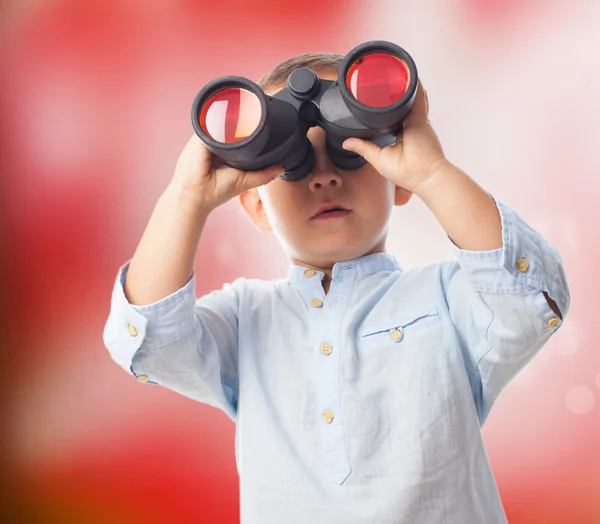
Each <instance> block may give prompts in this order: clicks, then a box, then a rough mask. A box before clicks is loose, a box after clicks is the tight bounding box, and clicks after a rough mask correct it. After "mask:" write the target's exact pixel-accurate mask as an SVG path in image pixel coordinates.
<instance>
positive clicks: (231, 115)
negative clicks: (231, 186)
mask: <svg viewBox="0 0 600 524" xmlns="http://www.w3.org/2000/svg"><path fill="white" fill-rule="evenodd" d="M417 83H418V77H417V68H416V65H415V63H414V61H413V59H412V58H411V56H410V55H409V54H408V53H407V52H406V51H405V50H404V49H402V48H401V47H399V46H397V45H395V44H392V43H390V42H385V41H371V42H366V43H364V44H361V45H359V46H357V47H355V48H354V49H352V50H351V51H350V52H349V53H348V54H347V55H346V56H345V57H344V59H343V60H342V63H341V64H340V67H339V71H338V79H337V80H335V81H333V80H323V79H321V78H319V77H318V76H317V74H316V73H315V72H314V71H312V70H311V69H307V68H300V69H296V70H295V71H293V72H292V73H291V74H290V75H289V77H288V78H287V81H286V87H285V88H283V89H281V90H280V91H278V92H277V93H276V94H274V95H273V96H267V95H266V94H265V93H264V92H263V90H262V89H261V88H260V87H259V86H258V85H257V84H255V83H254V82H252V81H251V80H248V79H247V78H243V77H239V76H225V77H221V78H218V79H216V80H213V81H212V82H210V83H209V84H207V85H206V86H205V87H204V88H203V89H202V90H201V91H200V92H199V93H198V95H197V96H196V98H195V100H194V103H193V106H192V124H193V126H194V131H195V132H196V134H197V135H198V137H200V139H201V140H202V142H203V143H204V144H205V145H206V147H207V148H208V149H209V150H210V151H212V152H213V153H214V154H215V155H217V156H218V157H220V158H221V159H222V160H223V161H224V162H225V163H226V164H227V165H229V166H231V167H235V168H237V169H242V170H244V171H253V170H258V169H264V168H266V167H268V166H271V165H280V166H282V167H283V168H284V169H285V174H284V175H282V177H281V178H283V179H285V180H289V181H295V180H300V179H302V178H304V177H306V176H307V175H308V174H309V173H310V171H311V170H312V169H313V166H314V160H315V159H314V151H313V149H312V146H311V143H310V141H309V140H308V138H307V136H306V133H307V132H308V130H309V129H310V128H311V127H314V126H320V127H322V128H323V130H324V131H325V136H326V148H327V154H328V156H329V158H330V160H331V162H332V163H333V164H334V165H335V166H337V167H338V168H340V169H344V170H354V169H358V168H359V167H361V166H363V165H364V163H365V160H364V158H362V157H361V156H360V155H357V154H356V153H353V152H351V151H346V150H345V149H343V147H342V144H343V143H344V141H345V140H346V139H347V138H350V137H357V138H363V139H367V140H371V141H373V142H375V143H376V144H377V145H379V146H380V147H385V146H388V145H391V144H393V143H395V141H396V135H398V133H399V132H400V131H401V129H402V120H403V119H404V117H405V116H406V114H407V113H408V112H409V111H410V109H411V107H412V105H413V102H414V99H415V96H416V93H417Z"/></svg>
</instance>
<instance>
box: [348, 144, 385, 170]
mask: <svg viewBox="0 0 600 524" xmlns="http://www.w3.org/2000/svg"><path fill="white" fill-rule="evenodd" d="M342 147H343V148H344V149H346V150H347V151H352V152H353V153H356V154H357V155H360V156H362V157H363V158H364V159H365V160H366V161H367V162H369V164H371V165H372V166H373V167H374V168H375V169H377V171H379V155H380V153H381V148H380V147H379V146H378V145H377V144H375V143H373V142H371V141H369V140H362V139H360V138H348V139H347V140H346V141H345V142H344V143H343V144H342Z"/></svg>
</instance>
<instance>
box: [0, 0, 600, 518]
mask: <svg viewBox="0 0 600 524" xmlns="http://www.w3.org/2000/svg"><path fill="white" fill-rule="evenodd" d="M548 4H550V3H542V2H540V1H533V0H529V1H527V2H525V1H520V2H517V1H510V2H507V1H500V0H497V1H485V0H448V1H445V0H437V1H434V0H432V1H431V2H423V3H416V2H408V1H392V0H378V1H376V2H369V3H367V2H360V1H358V0H356V1H350V0H348V1H345V2H340V3H337V2H328V3H326V2H320V1H317V0H304V1H303V2H301V3H285V2H275V1H270V0H258V1H252V2H243V1H241V0H239V1H232V0H228V1H226V0H221V1H220V2H214V1H204V0H202V1H191V0H179V1H168V0H147V1H144V2H142V1H140V0H137V1H132V0H129V1H126V0H104V1H98V0H94V1H91V0H88V1H86V2H77V1H75V0H28V1H17V0H13V1H5V2H3V3H2V4H0V20H1V22H0V23H1V32H0V43H1V47H0V65H1V71H2V77H1V80H0V85H1V87H2V88H1V90H0V119H1V120H0V137H1V159H0V169H1V171H0V173H1V185H0V187H1V190H2V195H1V196H2V199H1V206H2V209H1V210H0V212H1V215H0V217H1V218H2V221H3V223H4V247H3V250H2V252H3V256H2V267H3V269H4V271H3V273H4V275H5V276H6V280H7V282H6V284H5V289H6V292H5V293H4V296H3V298H2V299H1V302H0V306H1V307H2V309H1V313H2V317H3V320H4V322H3V325H5V329H4V330H3V336H2V354H3V357H4V365H3V367H2V377H1V382H2V384H1V386H0V387H1V388H2V392H3V396H2V397H3V400H4V412H5V423H4V424H3V434H2V437H3V446H2V448H3V454H2V466H3V471H4V479H3V480H4V482H3V486H2V489H3V508H4V509H3V511H6V518H3V519H2V521H3V522H86V523H94V522H98V523H106V522H111V523H113V522H114V523H137V522H146V523H165V522H168V523H187V522H202V523H219V524H221V523H234V522H238V510H239V507H238V487H237V482H238V479H237V472H236V468H235V461H234V447H233V443H234V440H233V436H234V427H233V424H232V423H231V422H230V421H229V420H228V419H227V418H226V417H225V415H223V414H221V413H220V412H218V411H217V410H215V409H213V408H210V407H207V406H203V405H201V404H198V403H195V402H193V401H191V400H189V399H186V398H183V397H180V396H177V395H175V394H174V393H171V392H169V391H166V390H164V389H161V388H159V387H152V386H148V385H142V384H138V383H137V382H136V381H135V380H133V379H132V378H130V377H128V376H127V375H126V374H125V373H124V372H122V371H121V370H120V369H119V368H118V367H117V365H116V364H114V363H113V362H112V361H111V359H110V357H109V355H108V352H107V351H106V350H105V349H104V347H103V343H102V330H103V327H104V323H105V321H106V318H107V315H108V308H109V305H110V294H111V288H112V285H113V281H114V278H115V276H116V272H117V269H118V267H119V266H120V265H121V264H122V263H124V262H125V261H126V260H127V259H128V258H130V257H131V256H132V254H133V251H134V249H135V247H136V245H137V242H138V240H139V238H140V236H141V234H142V232H143V229H144V227H145V224H146V222H147V220H148V218H149V216H150V213H151V211H152V208H153V205H154V203H155V201H156V199H157V198H158V196H159V195H160V193H161V192H162V190H164V188H165V187H166V185H167V183H168V182H169V180H170V178H171V176H172V172H173V168H174V165H175V161H176V159H177V156H178V154H179V152H180V150H181V149H182V147H183V145H184V144H185V142H186V141H187V139H188V138H189V136H190V135H191V133H192V128H191V124H190V121H189V113H190V108H191V103H192V100H193V98H194V96H195V94H196V92H197V91H198V90H199V89H200V88H201V87H202V86H203V85H204V84H205V83H206V82H208V81H210V80H212V79H213V78H215V77H217V76H221V75H226V74H237V75H242V76H248V77H250V78H253V79H257V78H258V77H259V76H261V75H262V74H263V73H265V72H267V71H268V70H269V69H270V68H271V67H273V66H274V65H275V64H276V63H277V62H279V61H280V60H283V59H284V58H286V57H288V56H290V55H292V54H296V53H301V52H306V51H317V50H321V51H331V52H339V53H345V52H347V51H349V50H350V49H351V48H352V47H353V46H355V45H357V44H359V43H362V42H363V41H366V40H370V39H387V40H392V41H394V42H396V43H397V44H399V45H401V46H403V47H405V48H406V49H407V50H408V51H409V52H410V53H411V54H412V55H413V56H414V58H415V60H416V62H417V65H418V67H419V71H420V75H421V77H422V79H423V81H424V84H425V86H426V88H427V90H428V93H429V98H430V104H431V119H432V122H433V123H434V126H435V127H436V129H437V130H438V133H439V135H440V138H441V139H442V143H443V144H444V147H445V149H446V153H447V155H448V157H449V158H450V159H451V160H452V161H453V162H455V163H456V164H458V165H460V166H461V167H462V168H463V169H465V170H466V171H467V172H469V173H470V174H471V175H472V176H473V177H474V178H475V179H476V180H477V181H478V182H479V183H481V184H482V185H483V186H484V187H486V189H488V190H489V191H491V192H492V193H493V194H495V195H496V196H498V197H499V198H502V199H504V200H506V201H507V202H509V203H510V204H512V205H513V206H514V207H515V208H517V210H518V211H519V212H520V213H521V214H522V215H523V216H524V217H525V218H526V219H527V220H528V221H529V222H530V223H531V224H532V225H533V226H534V227H536V228H537V229H539V230H540V231H541V232H542V233H543V234H544V235H546V236H547V237H548V238H549V239H550V240H551V241H552V242H553V243H554V244H555V245H556V246H557V248H558V249H559V251H560V252H561V254H562V256H563V259H564V261H565V265H566V268H567V272H568V275H569V279H570V283H571V287H572V295H573V298H572V300H573V302H572V307H571V312H570V314H569V316H568V318H567V321H566V322H565V323H564V325H563V326H562V327H561V329H560V330H559V332H558V333H557V334H556V336H555V337H554V338H553V340H552V341H551V342H550V343H549V344H548V345H547V346H546V347H545V348H544V349H543V351H542V352H541V353H540V355H539V356H538V357H537V358H536V359H535V360H534V361H533V362H532V363H531V364H530V365H529V366H528V367H527V369H526V370H525V371H524V372H523V373H521V374H520V375H519V376H518V377H517V378H516V379H515V380H514V382H513V383H512V384H511V385H510V386H509V388H508V389H507V390H506V391H505V392H504V394H503V396H502V397H501V399H500V401H499V402H498V404H497V405H496V407H495V409H494V410H493V411H492V414H491V416H490V419H489V421H488V423H487V424H486V427H485V428H484V435H485V439H486V444H487V448H488V452H489V455H490V459H491V462H492V466H493V469H494V472H495V475H496V479H497V481H498V484H499V488H500V492H501V495H502V499H503V502H504V505H505V508H506V511H507V513H508V517H509V521H510V522H511V523H518V524H521V523H535V524H538V523H544V524H551V523H556V524H558V523H561V524H562V523H565V524H566V523H569V524H570V523H577V524H579V523H583V524H587V523H590V524H591V523H599V522H600V352H599V351H598V346H597V341H598V338H599V335H600V331H599V328H598V324H597V312H596V311H597V306H596V303H597V296H598V291H600V286H598V283H597V282H598V280H597V277H596V274H595V271H596V268H597V260H598V256H600V250H599V247H598V245H599V244H598V233H597V230H596V229H595V228H596V227H597V225H598V223H600V212H599V211H598V205H597V200H598V197H599V196H600V179H599V177H598V173H599V172H600V158H599V157H598V155H597V150H598V149H597V148H598V146H597V140H598V137H599V136H600V124H599V122H600V99H599V97H598V96H597V93H599V92H600V54H599V53H598V52H597V50H598V49H599V48H600V33H599V32H598V27H600V4H599V3H597V2H596V3H593V2H586V1H584V0H582V1H576V2H567V1H566V0H556V1H554V2H551V7H550V6H549V5H548ZM594 231H596V232H594ZM225 233H226V234H225ZM389 250H390V251H391V252H392V253H393V254H394V255H396V256H397V257H398V259H399V260H400V262H401V263H402V264H403V265H404V266H405V267H410V266H413V265H417V264H422V263H429V262H433V261H436V260H439V259H441V258H447V257H449V256H451V251H450V247H449V246H448V245H447V240H446V239H445V237H444V234H443V232H442V231H441V230H440V227H439V226H438V225H437V224H436V223H435V221H434V220H433V218H432V217H431V216H430V214H429V213H428V212H427V210H426V209H424V206H423V205H422V204H420V203H419V202H414V203H413V204H411V206H409V207H408V208H407V209H403V210H402V211H398V212H397V213H396V214H395V216H394V223H393V227H392V234H391V237H390V240H389ZM196 270H197V272H198V274H199V275H202V277H201V278H198V286H197V289H196V291H197V294H198V295H200V294H203V293H205V292H208V291H210V290H212V289H214V288H217V287H220V286H221V285H222V284H223V282H226V281H231V280H233V279H234V278H236V277H238V276H241V275H245V276H250V277H261V278H272V277H280V276H283V275H285V274H286V271H287V262H286V260H285V257H284V256H283V254H282V252H281V251H280V249H279V247H278V245H277V244H276V241H275V240H274V238H272V237H269V236H263V235H260V234H259V233H257V232H255V231H254V230H253V229H252V227H251V225H250V224H249V223H247V222H246V220H245V219H244V217H243V216H242V214H241V212H240V211H239V210H238V209H237V207H236V204H235V202H233V203H230V204H228V205H226V206H225V207H223V208H221V209H219V210H218V211H217V212H215V213H214V215H213V216H211V219H210V221H209V224H208V226H207V228H206V232H205V235H204V236H203V239H202V241H201V245H200V249H199V255H198V259H197V263H196Z"/></svg>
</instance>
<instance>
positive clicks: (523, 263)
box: [517, 258, 529, 273]
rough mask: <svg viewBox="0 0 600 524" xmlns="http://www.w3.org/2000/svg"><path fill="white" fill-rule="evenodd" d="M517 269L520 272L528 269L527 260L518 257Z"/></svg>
mask: <svg viewBox="0 0 600 524" xmlns="http://www.w3.org/2000/svg"><path fill="white" fill-rule="evenodd" d="M517 269H518V270H519V271H520V272H521V273H525V272H526V271H527V270H528V269H529V262H527V260H525V259H524V258H520V259H519V260H517Z"/></svg>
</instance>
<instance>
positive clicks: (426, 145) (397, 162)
mask: <svg viewBox="0 0 600 524" xmlns="http://www.w3.org/2000/svg"><path fill="white" fill-rule="evenodd" d="M402 127H403V130H402V131H401V132H400V134H399V135H398V136H397V137H396V144H395V145H391V146H387V147H384V148H381V147H379V146H378V145H377V144H375V143H373V142H371V141H369V140H362V139H360V138H348V139H347V140H346V141H345V142H344V149H346V150H349V151H353V152H354V153H357V154H359V155H361V156H362V157H363V158H364V159H365V160H366V161H367V162H369V164H371V165H372V166H373V167H374V168H375V169H376V170H377V171H378V172H379V173H380V174H381V175H383V176H384V177H385V178H387V179H388V180H390V181H392V182H393V183H394V184H395V185H396V186H399V187H401V188H403V189H406V190H407V191H410V192H411V193H415V190H416V189H417V188H418V186H419V185H420V184H421V183H422V182H423V181H424V180H426V179H427V178H428V177H429V176H430V175H431V173H432V172H433V170H434V169H435V168H436V167H438V166H439V165H440V164H443V163H444V162H447V160H446V157H445V155H444V151H443V150H442V145H441V144H440V141H439V139H438V137H437V135H436V134H435V131H434V130H433V127H432V126H431V123H430V122H429V102H428V99H427V93H426V91H425V89H424V88H423V84H422V83H421V80H419V83H418V87H417V95H416V97H415V100H414V102H413V106H412V108H411V110H410V111H409V113H408V115H406V117H405V118H404V121H403V122H402Z"/></svg>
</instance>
